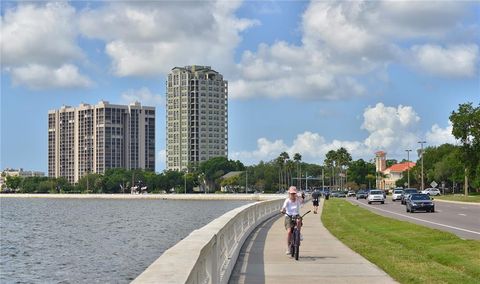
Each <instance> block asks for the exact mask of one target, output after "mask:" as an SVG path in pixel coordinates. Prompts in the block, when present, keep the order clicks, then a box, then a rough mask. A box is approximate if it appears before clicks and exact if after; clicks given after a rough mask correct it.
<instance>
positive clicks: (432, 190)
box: [422, 188, 441, 196]
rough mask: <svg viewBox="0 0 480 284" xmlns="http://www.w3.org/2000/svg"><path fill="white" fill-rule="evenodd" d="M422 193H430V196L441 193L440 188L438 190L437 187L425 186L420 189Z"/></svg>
mask: <svg viewBox="0 0 480 284" xmlns="http://www.w3.org/2000/svg"><path fill="white" fill-rule="evenodd" d="M422 193H423V194H428V195H432V196H437V195H441V193H440V190H438V188H426V189H424V190H422Z"/></svg>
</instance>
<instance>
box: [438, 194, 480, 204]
mask: <svg viewBox="0 0 480 284" xmlns="http://www.w3.org/2000/svg"><path fill="white" fill-rule="evenodd" d="M433 198H435V199H442V200H451V201H463V202H475V203H480V194H477V195H469V196H465V195H460V194H455V195H440V196H434V197H433Z"/></svg>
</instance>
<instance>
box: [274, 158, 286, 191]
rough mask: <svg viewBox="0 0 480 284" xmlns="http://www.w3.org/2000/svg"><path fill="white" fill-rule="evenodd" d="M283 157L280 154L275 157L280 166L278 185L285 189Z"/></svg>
mask: <svg viewBox="0 0 480 284" xmlns="http://www.w3.org/2000/svg"><path fill="white" fill-rule="evenodd" d="M283 161H284V160H283V158H282V157H281V156H278V158H276V159H275V163H276V164H277V166H278V187H279V189H282V190H283V173H282V167H283Z"/></svg>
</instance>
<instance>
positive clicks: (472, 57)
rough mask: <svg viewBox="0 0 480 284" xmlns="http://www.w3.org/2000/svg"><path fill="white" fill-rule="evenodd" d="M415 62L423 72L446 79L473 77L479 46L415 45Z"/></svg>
mask: <svg viewBox="0 0 480 284" xmlns="http://www.w3.org/2000/svg"><path fill="white" fill-rule="evenodd" d="M411 52H412V57H413V59H414V60H413V62H415V63H416V66H417V67H418V68H420V69H421V70H422V71H424V72H426V73H429V74H433V75H438V76H445V77H473V76H475V74H476V73H477V72H476V66H477V63H478V60H479V54H478V46H477V45H474V44H468V45H454V46H449V47H447V48H443V47H441V46H438V45H421V46H419V45H415V46H413V47H412V49H411Z"/></svg>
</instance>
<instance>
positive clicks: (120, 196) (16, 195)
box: [0, 193, 285, 201]
mask: <svg viewBox="0 0 480 284" xmlns="http://www.w3.org/2000/svg"><path fill="white" fill-rule="evenodd" d="M0 198H58V199H68V198H70V199H161V200H253V201H262V200H270V199H278V198H285V196H284V195H283V194H39V193H37V194H32V193H7V194H0Z"/></svg>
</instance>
